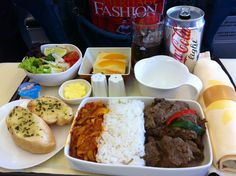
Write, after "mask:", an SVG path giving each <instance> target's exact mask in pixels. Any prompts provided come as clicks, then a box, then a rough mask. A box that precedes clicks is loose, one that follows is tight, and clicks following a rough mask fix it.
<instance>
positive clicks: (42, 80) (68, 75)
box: [25, 44, 82, 86]
mask: <svg viewBox="0 0 236 176" xmlns="http://www.w3.org/2000/svg"><path fill="white" fill-rule="evenodd" d="M56 46H61V47H66V48H68V49H70V50H71V51H77V52H78V53H79V55H80V58H79V60H78V61H77V62H76V63H75V64H74V65H73V66H72V67H70V68H69V69H68V70H66V71H64V72H60V73H50V74H33V73H30V72H28V71H26V70H25V72H26V75H27V76H28V77H29V78H30V79H32V81H34V82H37V83H39V84H40V85H43V86H58V85H61V84H62V83H63V82H65V81H67V80H70V79H73V78H74V77H75V76H76V75H77V71H78V69H79V66H80V65H81V62H82V53H81V51H80V49H79V48H78V47H76V46H75V45H72V44H45V45H41V47H40V50H41V52H42V53H43V50H44V48H48V47H56Z"/></svg>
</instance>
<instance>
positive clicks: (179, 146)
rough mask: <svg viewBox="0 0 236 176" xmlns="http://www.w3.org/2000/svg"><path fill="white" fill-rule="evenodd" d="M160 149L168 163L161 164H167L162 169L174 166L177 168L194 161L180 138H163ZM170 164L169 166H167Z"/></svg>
mask: <svg viewBox="0 0 236 176" xmlns="http://www.w3.org/2000/svg"><path fill="white" fill-rule="evenodd" d="M161 148H162V150H163V152H164V156H165V158H166V160H168V161H169V162H163V163H162V166H163V164H167V165H166V166H164V167H172V165H175V166H177V167H180V166H183V165H186V164H187V163H188V162H190V161H191V160H192V159H194V156H193V152H192V151H191V148H190V146H189V145H188V143H187V142H184V141H183V140H182V139H181V138H179V137H177V138H172V137H169V136H164V137H163V138H162V139H161ZM168 163H170V164H168Z"/></svg>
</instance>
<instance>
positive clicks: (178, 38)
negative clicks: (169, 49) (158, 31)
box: [171, 27, 191, 63]
mask: <svg viewBox="0 0 236 176" xmlns="http://www.w3.org/2000/svg"><path fill="white" fill-rule="evenodd" d="M173 31H174V32H173V34H172V36H171V43H172V45H173V46H174V48H175V51H174V57H175V58H176V59H178V60H179V61H180V62H182V63H185V62H186V60H187V53H188V51H189V42H190V37H191V30H190V29H187V28H182V29H178V28H177V27H173Z"/></svg>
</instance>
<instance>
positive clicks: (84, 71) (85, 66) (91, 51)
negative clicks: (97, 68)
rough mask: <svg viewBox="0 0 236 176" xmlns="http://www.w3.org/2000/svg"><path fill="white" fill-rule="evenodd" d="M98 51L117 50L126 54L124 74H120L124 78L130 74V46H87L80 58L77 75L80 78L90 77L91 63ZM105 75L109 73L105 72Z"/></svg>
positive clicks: (93, 61)
mask: <svg viewBox="0 0 236 176" xmlns="http://www.w3.org/2000/svg"><path fill="white" fill-rule="evenodd" d="M100 52H117V53H122V54H125V55H127V56H128V64H127V66H126V70H125V74H122V76H123V77H124V78H125V77H127V76H129V74H130V68H131V48H130V47H97V48H95V47H94V48H93V47H89V48H87V49H86V51H85V54H84V57H83V59H82V63H81V67H80V69H79V72H78V74H79V76H80V77H81V78H85V79H90V78H91V76H92V73H91V71H92V69H93V64H94V63H95V61H96V58H97V55H98V54H99V53H100ZM105 75H106V76H110V75H111V74H105Z"/></svg>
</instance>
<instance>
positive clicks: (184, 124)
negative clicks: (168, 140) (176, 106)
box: [170, 119, 205, 135]
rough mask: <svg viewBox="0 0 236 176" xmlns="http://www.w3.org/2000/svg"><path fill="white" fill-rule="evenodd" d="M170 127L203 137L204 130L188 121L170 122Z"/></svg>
mask: <svg viewBox="0 0 236 176" xmlns="http://www.w3.org/2000/svg"><path fill="white" fill-rule="evenodd" d="M170 126H171V127H180V128H185V129H190V130H192V131H195V132H196V133H197V134H199V135H203V134H204V133H205V129H203V128H202V127H201V126H199V125H197V124H195V123H193V122H191V121H189V120H183V119H177V120H175V121H174V122H172V123H171V125H170Z"/></svg>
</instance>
